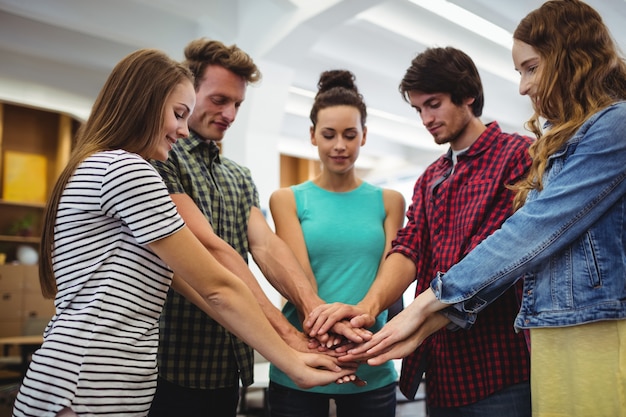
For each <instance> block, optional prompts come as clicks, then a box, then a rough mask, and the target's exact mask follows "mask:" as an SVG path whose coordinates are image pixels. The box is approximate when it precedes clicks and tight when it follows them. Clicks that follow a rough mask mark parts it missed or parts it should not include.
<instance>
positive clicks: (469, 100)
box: [463, 97, 476, 107]
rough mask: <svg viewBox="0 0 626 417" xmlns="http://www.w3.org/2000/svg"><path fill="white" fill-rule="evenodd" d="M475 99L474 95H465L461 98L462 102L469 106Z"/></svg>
mask: <svg viewBox="0 0 626 417" xmlns="http://www.w3.org/2000/svg"><path fill="white" fill-rule="evenodd" d="M475 101H476V98H475V97H467V98H466V99H465V100H463V102H464V103H465V105H466V106H470V107H471V105H472V104H474V102H475Z"/></svg>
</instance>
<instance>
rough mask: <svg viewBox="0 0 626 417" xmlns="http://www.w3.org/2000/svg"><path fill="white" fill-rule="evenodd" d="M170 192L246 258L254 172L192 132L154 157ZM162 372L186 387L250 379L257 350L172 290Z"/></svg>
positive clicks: (163, 323) (164, 318)
mask: <svg viewBox="0 0 626 417" xmlns="http://www.w3.org/2000/svg"><path fill="white" fill-rule="evenodd" d="M152 164H153V165H154V167H155V168H156V169H157V171H159V173H160V174H161V176H162V177H163V180H164V181H165V184H166V185H167V188H168V190H169V192H170V194H178V193H186V194H187V195H189V196H190V197H191V198H192V199H193V201H195V203H196V205H197V206H198V207H199V208H200V210H201V211H202V212H203V213H204V215H205V216H206V218H207V219H208V220H209V222H210V223H211V225H212V226H213V229H214V231H215V233H216V234H217V235H218V236H220V237H221V238H222V239H223V240H225V241H226V242H228V243H229V244H230V245H231V246H232V247H233V248H235V250H237V252H239V254H241V256H242V257H243V258H244V260H246V262H247V260H248V233H247V229H248V218H249V216H250V209H251V208H252V206H257V207H258V206H259V195H258V191H257V189H256V186H255V185H254V182H253V181H252V177H251V176H250V171H249V170H248V169H247V168H245V167H242V166H240V165H238V164H236V163H235V162H233V161H232V160H230V159H228V158H224V157H223V156H220V154H219V148H218V147H217V145H216V144H215V143H214V142H206V141H204V140H203V139H201V138H199V137H198V136H197V135H195V134H194V133H193V132H191V134H190V136H189V138H187V139H182V140H179V141H178V142H177V143H176V144H175V145H174V146H173V149H172V151H170V153H169V158H168V160H167V161H166V162H160V161H152ZM159 331H160V339H159V355H158V360H159V375H160V376H161V377H163V378H165V379H166V380H168V381H170V382H173V383H176V384H178V385H181V386H184V387H188V388H202V389H218V388H224V387H232V386H234V385H236V384H238V379H239V378H241V382H242V384H243V385H244V386H246V385H250V384H251V383H252V372H253V361H254V359H253V351H252V349H251V348H250V347H249V346H247V345H246V344H244V343H243V342H242V341H241V340H239V339H237V338H236V337H235V336H234V335H233V334H231V333H230V332H228V331H227V330H226V329H225V328H224V327H222V326H221V325H220V324H218V323H217V322H216V321H214V320H213V319H211V318H210V317H208V316H207V315H206V314H205V313H204V312H203V311H201V310H200V309H199V308H197V307H196V306H195V305H193V304H192V303H190V302H189V301H187V300H186V299H185V298H184V297H182V296H180V295H179V294H178V293H176V292H174V291H173V290H170V292H169V294H168V297H167V301H166V303H165V307H164V309H163V313H162V314H161V320H160V329H159Z"/></svg>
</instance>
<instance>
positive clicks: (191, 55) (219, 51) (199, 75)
mask: <svg viewBox="0 0 626 417" xmlns="http://www.w3.org/2000/svg"><path fill="white" fill-rule="evenodd" d="M183 64H184V65H186V66H187V67H188V68H189V69H190V70H191V72H192V73H193V75H194V77H196V83H195V86H194V87H195V88H196V90H197V89H198V86H199V85H200V84H201V83H202V80H203V77H204V70H205V69H206V67H207V66H209V65H218V66H220V67H224V68H226V69H227V70H229V71H231V72H233V73H235V74H237V75H239V76H240V77H241V78H243V79H244V80H246V82H247V83H249V84H251V83H256V82H257V81H259V80H260V79H261V71H259V69H258V68H257V66H256V64H255V63H254V61H253V60H252V58H251V57H250V55H248V54H247V53H245V52H244V51H243V50H241V49H240V48H239V47H238V46H237V45H230V46H227V45H225V44H224V43H222V42H220V41H216V40H211V39H207V38H200V39H196V40H193V41H191V42H189V44H187V46H186V47H185V60H184V61H183Z"/></svg>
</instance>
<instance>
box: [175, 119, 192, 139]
mask: <svg viewBox="0 0 626 417" xmlns="http://www.w3.org/2000/svg"><path fill="white" fill-rule="evenodd" d="M176 133H177V134H178V137H179V138H186V137H187V136H189V126H188V125H187V122H183V123H181V124H180V126H179V127H178V131H177V132H176Z"/></svg>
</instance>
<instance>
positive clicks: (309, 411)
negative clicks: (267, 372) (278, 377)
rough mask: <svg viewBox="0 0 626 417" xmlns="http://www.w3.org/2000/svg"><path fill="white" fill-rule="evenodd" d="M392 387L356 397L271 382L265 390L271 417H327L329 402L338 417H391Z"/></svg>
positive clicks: (393, 405)
mask: <svg viewBox="0 0 626 417" xmlns="http://www.w3.org/2000/svg"><path fill="white" fill-rule="evenodd" d="M396 385H397V384H396V383H395V382H394V383H392V384H389V385H386V386H384V387H382V388H378V389H375V390H369V391H364V392H362V393H359V394H341V395H334V394H320V393H315V392H307V391H301V390H296V389H292V388H288V387H285V386H282V385H279V384H277V383H275V382H270V386H269V393H268V396H269V397H268V398H269V407H270V416H271V417H294V416H298V417H328V412H329V407H330V400H331V399H334V400H335V405H336V410H337V415H338V416H341V417H394V416H395V415H396Z"/></svg>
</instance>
